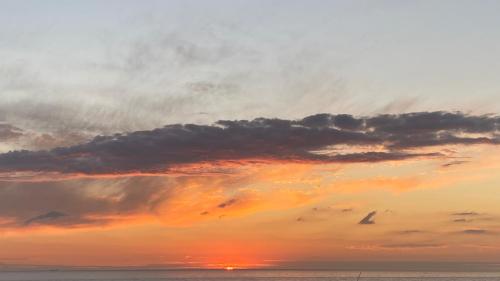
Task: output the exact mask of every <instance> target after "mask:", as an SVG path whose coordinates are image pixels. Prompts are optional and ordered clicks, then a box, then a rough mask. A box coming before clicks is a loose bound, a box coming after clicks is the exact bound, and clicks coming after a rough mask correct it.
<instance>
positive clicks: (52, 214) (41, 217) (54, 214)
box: [24, 211, 67, 225]
mask: <svg viewBox="0 0 500 281" xmlns="http://www.w3.org/2000/svg"><path fill="white" fill-rule="evenodd" d="M65 216H67V215H66V214H64V213H61V212H57V211H50V212H48V213H45V214H43V215H39V216H36V217H33V218H30V219H28V220H26V221H25V222H24V224H25V225H29V224H31V223H35V222H37V223H39V222H44V221H51V220H56V219H59V218H62V217H65Z"/></svg>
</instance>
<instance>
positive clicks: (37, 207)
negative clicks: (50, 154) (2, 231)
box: [0, 177, 173, 228]
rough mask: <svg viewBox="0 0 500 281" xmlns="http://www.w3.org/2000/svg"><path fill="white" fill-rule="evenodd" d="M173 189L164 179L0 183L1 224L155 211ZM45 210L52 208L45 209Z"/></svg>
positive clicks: (73, 221)
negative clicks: (2, 221) (3, 221)
mask: <svg viewBox="0 0 500 281" xmlns="http://www.w3.org/2000/svg"><path fill="white" fill-rule="evenodd" d="M172 189H173V187H172V188H169V183H168V181H166V180H165V179H163V178H157V177H130V178H120V179H116V178H115V179H78V180H67V181H45V182H0V220H1V219H6V220H7V221H8V222H9V223H7V224H0V227H1V228H15V227H19V226H21V225H23V226H36V225H37V224H42V223H43V225H50V226H61V227H62V226H65V227H78V226H91V225H106V224H110V223H112V222H114V221H115V220H118V221H119V220H122V219H126V218H127V217H131V216H136V215H150V216H154V215H156V212H157V211H158V208H159V206H160V205H161V204H162V203H163V202H165V201H167V200H168V199H169V198H170V193H171V191H172ZM46 210H57V211H50V212H47V211H46Z"/></svg>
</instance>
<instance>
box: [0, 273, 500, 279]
mask: <svg viewBox="0 0 500 281" xmlns="http://www.w3.org/2000/svg"><path fill="white" fill-rule="evenodd" d="M358 275H359V272H338V271H298V270H232V271H222V270H220V271H219V270H192V271H190V270H177V271H160V270H158V271H154V270H145V271H141V270H130V271H127V270H124V271H121V270H107V271H102V270H101V271H92V270H82V271H78V270H72V271H15V272H14V271H10V272H0V281H21V280H22V281H40V280H44V281H90V280H92V281H111V280H113V281H286V280H291V281H326V280H331V281H355V280H356V279H357V277H358ZM359 280H362V281H382V280H388V281H403V280H413V281H417V280H422V281H455V280H463V281H466V280H467V281H469V280H470V281H483V280H484V281H487V280H488V281H494V280H498V281H500V272H499V273H492V272H487V273H481V272H475V273H456V272H453V273H443V272H439V273H438V272H363V273H362V274H361V277H360V279H359Z"/></svg>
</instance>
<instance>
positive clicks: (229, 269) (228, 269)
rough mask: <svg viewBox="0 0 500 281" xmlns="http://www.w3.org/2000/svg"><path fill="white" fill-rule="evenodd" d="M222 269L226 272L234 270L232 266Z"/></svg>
mask: <svg viewBox="0 0 500 281" xmlns="http://www.w3.org/2000/svg"><path fill="white" fill-rule="evenodd" d="M224 269H225V270H227V271H231V270H234V267H232V266H226V267H224Z"/></svg>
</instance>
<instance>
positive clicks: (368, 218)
mask: <svg viewBox="0 0 500 281" xmlns="http://www.w3.org/2000/svg"><path fill="white" fill-rule="evenodd" d="M376 214H377V211H372V212H370V213H368V215H366V216H365V217H364V218H363V219H362V220H360V221H359V223H358V224H375V221H374V220H373V218H374V217H375V215H376Z"/></svg>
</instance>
